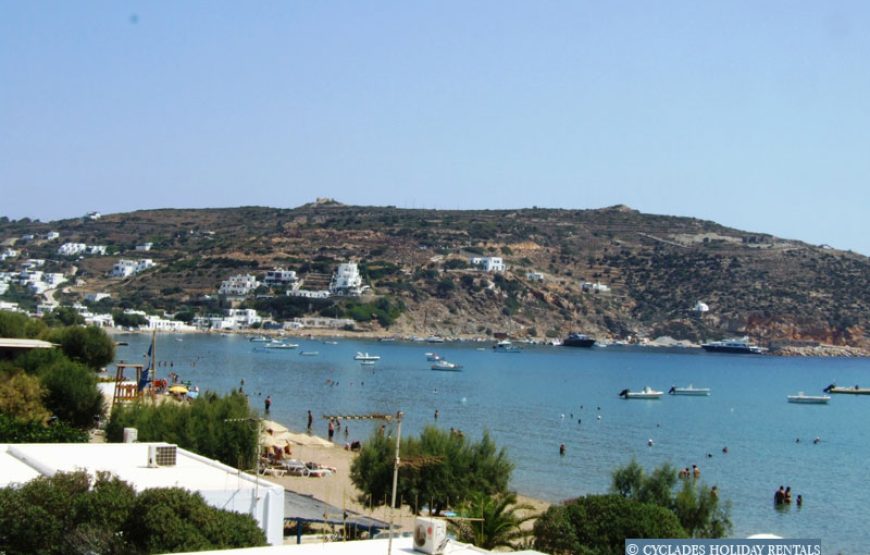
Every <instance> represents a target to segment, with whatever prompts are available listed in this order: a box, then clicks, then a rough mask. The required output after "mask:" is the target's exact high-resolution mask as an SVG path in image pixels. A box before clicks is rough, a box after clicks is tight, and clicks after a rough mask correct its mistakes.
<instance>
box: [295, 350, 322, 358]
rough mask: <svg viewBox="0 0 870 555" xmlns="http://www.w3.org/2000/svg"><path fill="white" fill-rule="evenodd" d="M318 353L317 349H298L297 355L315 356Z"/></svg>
mask: <svg viewBox="0 0 870 555" xmlns="http://www.w3.org/2000/svg"><path fill="white" fill-rule="evenodd" d="M319 354H320V353H319V352H317V351H299V356H303V357H316V356H317V355H319Z"/></svg>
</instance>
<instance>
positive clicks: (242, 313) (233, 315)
mask: <svg viewBox="0 0 870 555" xmlns="http://www.w3.org/2000/svg"><path fill="white" fill-rule="evenodd" d="M227 317H228V318H229V319H230V320H232V321H233V322H234V323H235V324H236V325H237V326H238V327H242V328H249V327H251V326H253V325H254V324H259V323H260V322H262V321H263V319H262V318H260V316H259V315H258V314H257V311H256V310H254V309H253V308H230V309H228V310H227Z"/></svg>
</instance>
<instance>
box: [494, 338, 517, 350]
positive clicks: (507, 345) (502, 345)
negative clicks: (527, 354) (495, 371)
mask: <svg viewBox="0 0 870 555" xmlns="http://www.w3.org/2000/svg"><path fill="white" fill-rule="evenodd" d="M492 350H493V351H495V352H496V353H521V352H522V351H521V350H520V348H519V347H517V346H516V345H514V344H513V343H511V342H510V340H509V339H503V340H501V341H499V342H498V343H496V344H495V345H493V346H492Z"/></svg>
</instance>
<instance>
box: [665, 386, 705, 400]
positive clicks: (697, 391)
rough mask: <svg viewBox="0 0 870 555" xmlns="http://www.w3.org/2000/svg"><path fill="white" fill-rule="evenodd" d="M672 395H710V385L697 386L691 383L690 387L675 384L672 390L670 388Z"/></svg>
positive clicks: (669, 391)
mask: <svg viewBox="0 0 870 555" xmlns="http://www.w3.org/2000/svg"><path fill="white" fill-rule="evenodd" d="M668 393H669V394H670V395H692V396H696V397H706V396H708V395H710V388H709V387H695V386H694V385H689V386H688V387H677V386H673V387H672V388H671V389H670V390H668Z"/></svg>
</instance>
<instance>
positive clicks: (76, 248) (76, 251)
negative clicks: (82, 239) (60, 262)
mask: <svg viewBox="0 0 870 555" xmlns="http://www.w3.org/2000/svg"><path fill="white" fill-rule="evenodd" d="M87 248H88V246H87V245H85V244H84V243H64V244H63V245H61V246H60V247H58V249H57V254H59V255H60V256H78V255H80V254H82V253H84V252H85V251H86V250H87Z"/></svg>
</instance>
